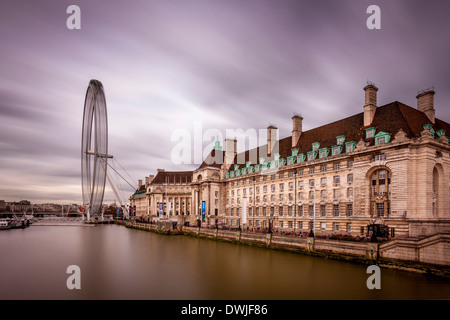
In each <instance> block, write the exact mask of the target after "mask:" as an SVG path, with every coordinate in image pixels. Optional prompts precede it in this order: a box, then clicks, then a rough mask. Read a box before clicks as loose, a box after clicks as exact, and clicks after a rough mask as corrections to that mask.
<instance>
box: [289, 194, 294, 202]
mask: <svg viewBox="0 0 450 320" xmlns="http://www.w3.org/2000/svg"><path fill="white" fill-rule="evenodd" d="M289 201H294V194H293V193H289Z"/></svg>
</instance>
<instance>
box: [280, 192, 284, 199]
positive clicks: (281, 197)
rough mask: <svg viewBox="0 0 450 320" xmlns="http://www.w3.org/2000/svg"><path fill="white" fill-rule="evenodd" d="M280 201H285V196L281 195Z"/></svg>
mask: <svg viewBox="0 0 450 320" xmlns="http://www.w3.org/2000/svg"><path fill="white" fill-rule="evenodd" d="M280 201H284V195H283V194H282V193H280Z"/></svg>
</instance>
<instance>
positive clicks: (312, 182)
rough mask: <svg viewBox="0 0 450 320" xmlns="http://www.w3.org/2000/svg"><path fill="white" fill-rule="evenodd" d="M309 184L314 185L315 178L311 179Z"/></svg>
mask: <svg viewBox="0 0 450 320" xmlns="http://www.w3.org/2000/svg"><path fill="white" fill-rule="evenodd" d="M309 186H310V187H314V179H311V180H309Z"/></svg>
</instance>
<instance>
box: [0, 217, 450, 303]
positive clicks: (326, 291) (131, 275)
mask: <svg viewBox="0 0 450 320" xmlns="http://www.w3.org/2000/svg"><path fill="white" fill-rule="evenodd" d="M70 265H77V266H79V267H80V270H81V277H80V279H81V289H79V290H77V289H73V290H69V289H68V288H67V285H66V280H67V279H68V277H69V276H70V274H67V273H66V271H67V267H68V266H70ZM0 270H1V272H0V299H3V300H4V299H158V300H161V299H164V300H166V299H170V300H179V299H189V300H191V299H195V300H196V299H201V300H216V299H227V300H228V299H256V300H260V299H266V300H267V299H268V300H273V299H283V300H293V299H450V280H448V279H442V278H436V277H429V276H426V275H422V274H415V273H409V272H404V271H397V270H391V269H383V268H382V269H381V289H380V290H377V289H373V290H369V289H368V288H367V286H366V281H367V278H368V277H369V276H370V274H367V273H366V270H367V266H364V265H359V264H354V263H347V262H341V261H334V260H327V259H323V258H317V257H311V256H304V255H301V254H295V253H288V252H280V251H275V250H268V249H264V248H256V247H250V246H243V245H236V244H231V243H224V242H219V241H212V240H205V239H198V238H194V237H188V236H165V235H159V234H154V233H151V232H145V231H140V230H134V229H128V228H125V227H123V226H118V225H97V226H95V227H86V226H31V227H29V228H26V229H15V230H2V231H0Z"/></svg>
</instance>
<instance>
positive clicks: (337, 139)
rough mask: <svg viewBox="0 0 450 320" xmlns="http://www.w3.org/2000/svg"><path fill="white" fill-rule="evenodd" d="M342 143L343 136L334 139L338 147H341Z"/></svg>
mask: <svg viewBox="0 0 450 320" xmlns="http://www.w3.org/2000/svg"><path fill="white" fill-rule="evenodd" d="M344 141H345V136H339V137H336V144H337V145H338V146H341V145H343V144H344Z"/></svg>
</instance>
